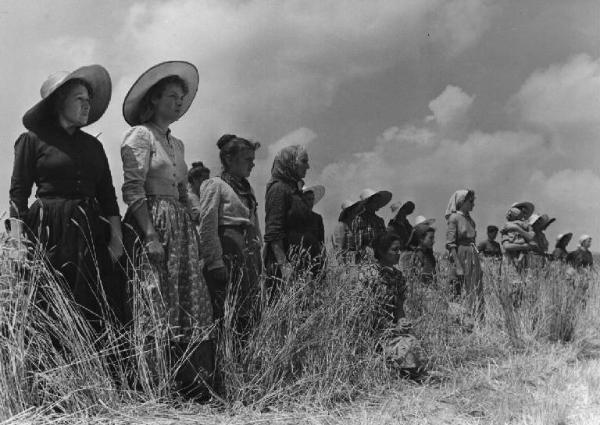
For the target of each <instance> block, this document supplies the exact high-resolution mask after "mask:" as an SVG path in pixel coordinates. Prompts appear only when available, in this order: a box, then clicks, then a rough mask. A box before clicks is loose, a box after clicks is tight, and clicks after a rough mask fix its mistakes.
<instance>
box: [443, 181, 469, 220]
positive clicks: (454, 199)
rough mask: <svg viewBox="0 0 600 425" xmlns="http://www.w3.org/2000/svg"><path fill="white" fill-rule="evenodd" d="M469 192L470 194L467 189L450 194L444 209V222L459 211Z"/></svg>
mask: <svg viewBox="0 0 600 425" xmlns="http://www.w3.org/2000/svg"><path fill="white" fill-rule="evenodd" d="M469 192H471V191H470V190H469V189H461V190H457V191H456V192H454V194H452V196H451V197H450V200H449V201H448V206H447V207H446V213H445V214H444V216H445V217H446V220H448V217H450V215H452V214H454V213H455V212H457V211H458V210H459V209H460V206H461V205H462V203H463V202H464V201H465V199H467V195H468V194H469Z"/></svg>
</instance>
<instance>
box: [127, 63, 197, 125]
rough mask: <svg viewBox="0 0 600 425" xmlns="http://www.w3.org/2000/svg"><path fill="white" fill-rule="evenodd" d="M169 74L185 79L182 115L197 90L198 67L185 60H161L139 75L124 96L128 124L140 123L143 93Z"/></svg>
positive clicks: (169, 75)
mask: <svg viewBox="0 0 600 425" xmlns="http://www.w3.org/2000/svg"><path fill="white" fill-rule="evenodd" d="M171 76H177V77H179V78H181V79H182V80H183V81H185V84H186V86H187V88H188V93H187V95H186V96H185V97H184V98H183V104H182V105H181V115H180V116H183V115H184V114H185V113H186V112H187V110H188V109H189V107H190V105H191V104H192V101H193V100H194V97H196V92H197V91H198V82H199V79H200V77H199V75H198V69H197V68H196V67H195V66H194V65H193V64H191V63H189V62H185V61H168V62H162V63H159V64H158V65H154V66H153V67H152V68H150V69H148V70H147V71H146V72H144V73H143V74H142V75H140V77H139V78H138V79H137V80H136V82H135V83H133V86H131V88H130V89H129V92H128V93H127V96H125V100H124V101H123V117H124V118H125V121H127V123H128V124H129V125H132V126H134V125H139V124H142V123H141V122H140V106H141V105H140V103H141V101H142V99H143V98H144V95H145V94H146V93H147V92H148V90H150V89H151V88H152V86H154V85H155V84H156V83H158V82H159V81H160V80H162V79H163V78H166V77H171Z"/></svg>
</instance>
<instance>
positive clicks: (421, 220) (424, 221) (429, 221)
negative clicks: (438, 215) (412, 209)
mask: <svg viewBox="0 0 600 425" xmlns="http://www.w3.org/2000/svg"><path fill="white" fill-rule="evenodd" d="M434 223H435V218H426V217H425V216H422V215H418V216H416V217H415V226H419V225H423V226H432V225H433V224H434Z"/></svg>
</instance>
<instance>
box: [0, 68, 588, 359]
mask: <svg viewBox="0 0 600 425" xmlns="http://www.w3.org/2000/svg"><path fill="white" fill-rule="evenodd" d="M198 80H199V76H198V71H197V69H196V67H195V66H194V65H192V64H190V63H188V62H183V61H170V62H163V63H160V64H158V65H156V66H154V67H152V68H150V69H148V70H147V71H146V72H144V73H143V74H142V75H141V76H140V77H139V78H138V79H137V80H136V81H135V82H134V83H133V85H132V87H131V88H130V90H129V92H128V93H127V95H126V97H125V99H124V102H123V117H124V119H125V121H126V122H127V123H128V124H129V125H130V128H129V130H128V131H127V132H126V134H125V136H124V138H123V141H122V144H121V159H122V165H123V175H124V183H123V187H122V196H123V200H124V202H125V203H126V204H127V211H126V212H125V214H124V217H123V219H121V214H120V212H119V207H118V204H117V196H116V193H115V188H114V186H113V180H112V175H111V171H110V169H109V165H108V160H107V157H106V154H105V151H104V149H103V147H102V144H101V143H100V142H99V141H98V140H97V139H96V138H95V137H93V136H91V135H89V134H87V133H85V132H84V131H82V130H81V129H82V128H83V127H85V126H87V125H90V124H92V123H94V122H96V121H97V120H99V119H100V117H101V116H102V115H103V114H104V112H105V111H106V109H107V107H108V105H109V102H110V99H111V79H110V76H109V73H108V72H107V71H106V69H105V68H103V67H102V66H100V65H91V66H84V67H82V68H79V69H77V70H76V71H74V72H70V73H68V72H61V73H56V74H53V75H51V76H50V77H48V79H47V80H46V81H45V82H44V83H43V85H42V88H41V97H42V99H41V100H40V101H39V102H38V103H37V104H35V105H34V106H33V107H32V108H30V109H29V110H28V111H27V112H26V113H25V115H24V116H23V124H24V126H25V127H26V129H27V130H28V131H27V132H25V133H23V134H22V135H21V136H19V138H18V139H17V141H16V143H15V158H14V168H13V174H12V179H11V187H10V202H11V209H10V215H11V219H10V221H9V225H10V234H11V236H12V238H13V240H14V241H16V245H17V246H16V247H15V252H17V253H20V254H21V255H27V253H28V249H27V246H28V245H30V244H31V243H32V242H35V243H40V244H41V246H42V247H43V248H44V252H45V258H46V259H47V261H48V262H49V264H50V265H51V266H52V268H53V269H54V270H56V271H57V272H58V276H60V279H61V281H62V282H64V284H65V285H66V287H67V289H68V291H69V292H70V294H71V295H72V297H73V299H74V301H75V302H76V303H77V304H78V306H79V307H80V308H81V311H82V312H83V314H84V315H85V317H86V318H87V319H88V321H89V323H90V324H91V325H92V326H93V327H94V328H95V329H96V330H97V331H98V332H100V333H101V332H102V330H103V329H104V326H105V321H106V318H107V317H108V316H109V315H116V316H118V318H119V319H121V320H122V321H127V320H130V315H131V314H132V309H131V306H130V304H131V302H130V301H131V298H132V294H131V292H129V293H127V291H128V290H130V286H131V285H128V284H126V282H131V281H132V279H134V278H135V279H139V280H140V281H142V282H144V286H145V290H146V291H147V293H148V294H149V296H150V299H151V300H152V302H153V304H154V307H155V310H157V311H159V312H160V314H161V316H162V317H163V318H164V321H165V324H166V327H167V329H168V330H169V332H170V333H171V334H172V337H173V339H174V340H175V341H176V342H177V343H178V344H181V345H182V346H183V348H182V347H181V346H180V347H179V350H182V349H185V346H186V344H187V343H188V342H189V341H190V340H191V338H192V334H193V333H194V332H195V331H196V330H198V329H202V328H208V327H209V326H210V325H212V324H213V323H215V322H222V321H223V320H224V318H225V314H226V310H227V309H226V306H225V303H226V299H228V297H230V298H231V299H235V300H236V301H235V309H234V310H235V319H234V321H233V322H234V329H235V330H236V331H237V332H239V333H240V335H241V336H242V338H243V337H244V336H245V335H247V333H248V331H249V329H250V325H251V323H252V319H253V315H254V314H255V313H256V312H255V311H254V305H253V304H254V299H255V295H256V294H257V291H258V289H259V287H258V285H259V283H258V282H259V277H260V276H261V275H262V274H266V276H268V279H267V280H266V282H267V285H268V286H270V289H271V290H272V291H273V292H276V288H277V285H278V284H279V282H281V279H280V278H281V277H282V275H283V274H285V271H286V269H288V270H289V269H291V270H292V271H294V270H295V271H298V268H301V269H304V271H306V272H308V273H311V274H312V275H313V276H315V277H318V276H322V275H323V273H324V262H325V258H326V256H325V252H324V228H323V219H322V217H321V216H320V215H319V214H317V213H315V212H314V211H313V210H312V209H313V206H314V205H315V204H316V203H317V202H318V201H319V200H320V199H321V198H322V197H323V195H324V192H325V189H324V188H323V186H311V187H306V186H304V182H303V179H304V178H305V176H306V172H307V170H308V169H309V158H308V154H307V151H306V150H305V148H303V147H301V146H290V147H286V148H283V149H282V150H280V151H279V152H278V153H277V155H276V157H275V159H274V162H273V166H272V170H271V180H270V181H269V183H268V184H267V190H266V198H265V213H266V215H265V227H264V234H261V228H260V225H259V222H258V215H257V207H258V202H257V199H256V196H255V193H254V190H253V189H252V187H251V185H250V183H249V181H248V178H249V176H250V174H251V172H252V169H253V167H254V160H255V154H256V151H257V149H259V148H260V144H259V143H257V142H254V141H251V140H248V139H246V138H243V137H240V136H237V135H232V134H226V135H223V136H222V137H221V138H219V140H218V141H217V148H218V150H219V157H220V161H221V165H222V170H221V173H220V174H219V175H217V176H214V177H210V170H208V168H206V167H205V166H204V165H203V164H202V163H201V162H197V163H194V164H193V166H192V168H191V169H190V170H188V167H187V165H186V163H185V159H184V144H183V142H182V141H181V140H179V139H178V138H176V137H175V136H173V135H172V133H171V130H170V125H171V124H173V123H174V122H175V121H177V120H179V119H180V118H181V117H182V116H183V115H184V114H185V112H186V111H187V110H188V108H189V107H190V105H191V103H192V101H193V99H194V97H195V94H196V90H197V88H198ZM34 184H35V186H36V188H37V192H36V199H35V201H34V202H33V203H32V204H31V205H28V199H29V197H30V195H31V191H32V188H33V185H34ZM359 198H360V199H359V200H358V201H356V202H351V201H346V202H345V203H344V204H343V205H342V211H341V213H340V216H339V223H338V225H337V227H336V229H335V231H334V237H333V245H334V247H335V248H336V252H339V253H341V255H340V259H341V260H342V261H350V262H358V261H363V260H365V259H368V258H370V257H373V258H374V260H375V261H376V262H378V264H380V265H381V268H380V272H381V277H382V282H383V283H384V284H385V285H387V287H389V289H390V291H389V296H390V297H391V298H389V299H388V301H390V302H389V303H388V306H391V307H390V308H389V311H390V315H391V317H392V321H393V322H398V320H399V319H401V318H402V316H403V308H402V305H403V302H404V300H403V293H404V292H403V285H404V283H403V282H404V280H403V279H404V277H403V274H402V273H403V272H404V274H406V273H408V272H409V271H410V270H413V269H415V267H417V268H418V269H419V270H420V277H421V279H422V280H423V281H424V282H426V283H427V282H431V281H432V280H433V278H434V275H435V270H436V259H435V256H434V255H433V249H432V248H433V242H434V233H435V229H434V228H433V227H432V224H433V222H434V220H433V219H426V218H425V217H422V216H420V217H417V219H416V220H415V225H414V226H413V225H411V224H410V222H409V221H408V219H407V216H408V215H410V214H411V213H412V212H413V211H414V209H415V205H414V204H413V203H412V202H410V201H409V202H405V203H396V204H393V205H392V212H393V213H394V218H393V219H392V220H391V221H390V223H389V224H388V226H386V225H385V223H384V220H383V219H382V218H381V217H379V216H378V215H377V214H376V212H377V211H378V210H379V209H381V208H382V207H383V206H385V205H387V204H388V203H389V202H390V200H391V198H392V194H391V193H390V192H388V191H374V190H372V189H365V190H363V191H362V192H361V193H360V196H359ZM474 202H475V194H474V192H473V191H471V190H459V191H457V192H456V193H454V194H453V195H452V197H451V198H450V201H449V203H448V207H447V209H446V214H445V216H446V220H447V223H448V231H447V237H446V240H447V243H446V247H447V249H448V252H449V257H450V260H451V263H452V264H453V281H454V282H456V285H455V288H456V291H457V292H458V293H459V292H461V291H462V290H464V291H465V292H466V294H468V300H469V304H470V306H471V307H472V309H473V311H475V312H479V313H482V312H483V290H482V272H481V267H480V263H479V256H478V250H477V248H476V246H475V237H476V231H475V222H474V221H473V219H472V218H471V216H470V212H471V211H472V209H473V206H474ZM523 232H524V233H526V232H527V231H526V230H524V231H523ZM534 233H535V232H534ZM534 236H535V235H534ZM532 238H533V237H532ZM539 241H540V239H538V245H539V244H540V243H541V242H539ZM586 243H587V242H586ZM546 246H547V245H546ZM582 246H585V244H584V243H582ZM588 248H589V245H588ZM124 254H125V255H124ZM398 263H400V269H397V265H398ZM232 295H233V296H232ZM124 300H128V302H124Z"/></svg>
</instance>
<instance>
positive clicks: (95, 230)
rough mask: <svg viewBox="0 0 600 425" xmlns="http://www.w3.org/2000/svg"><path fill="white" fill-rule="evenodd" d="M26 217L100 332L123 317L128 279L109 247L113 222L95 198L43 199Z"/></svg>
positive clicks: (69, 290) (29, 231)
mask: <svg viewBox="0 0 600 425" xmlns="http://www.w3.org/2000/svg"><path fill="white" fill-rule="evenodd" d="M24 221H25V225H26V232H27V234H28V237H29V239H30V240H31V241H32V242H34V243H38V242H39V243H40V244H41V246H42V247H43V250H44V254H45V257H46V258H47V260H48V262H49V264H50V266H52V267H53V269H55V270H56V271H57V272H58V276H59V280H60V281H61V282H62V283H63V284H64V285H65V286H66V288H65V289H66V292H67V293H68V294H70V295H71V296H72V297H73V300H74V301H75V303H76V304H77V305H78V307H79V308H80V310H81V312H82V314H83V315H84V317H85V318H86V319H87V320H88V322H89V323H90V324H91V325H92V327H93V328H94V329H95V330H96V331H98V332H100V331H102V329H103V328H104V325H105V322H106V320H113V319H117V320H124V315H125V310H126V309H125V308H124V306H125V303H124V299H125V291H124V290H123V284H122V283H123V280H122V276H121V275H120V273H119V270H118V267H116V266H115V265H114V264H113V262H112V259H111V257H110V253H109V251H108V241H109V240H110V224H109V222H108V220H106V219H105V218H103V217H101V215H100V207H99V205H98V203H97V201H96V200H95V199H93V198H80V199H66V198H58V197H57V198H39V199H37V200H36V201H35V202H34V203H33V205H31V207H30V209H29V212H28V214H27V217H26V218H25V220H24ZM47 301H48V300H47ZM47 301H46V302H47ZM49 307H51V306H49Z"/></svg>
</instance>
